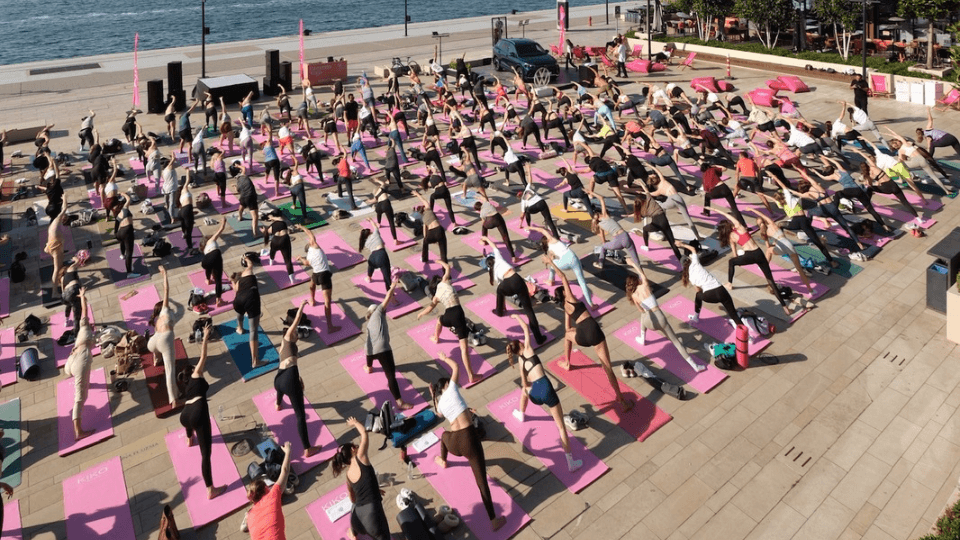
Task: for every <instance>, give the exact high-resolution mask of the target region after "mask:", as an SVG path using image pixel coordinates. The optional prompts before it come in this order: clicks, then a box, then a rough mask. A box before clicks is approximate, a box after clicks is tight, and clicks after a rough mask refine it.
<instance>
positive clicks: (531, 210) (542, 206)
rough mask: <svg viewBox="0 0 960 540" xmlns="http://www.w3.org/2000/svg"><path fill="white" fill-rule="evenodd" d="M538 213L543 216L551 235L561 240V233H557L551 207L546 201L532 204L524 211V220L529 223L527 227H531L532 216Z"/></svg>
mask: <svg viewBox="0 0 960 540" xmlns="http://www.w3.org/2000/svg"><path fill="white" fill-rule="evenodd" d="M536 213H539V214H540V215H541V216H543V223H544V225H546V226H547V228H548V229H550V234H552V235H553V237H554V238H556V239H558V240H559V239H560V232H559V231H557V225H556V224H555V223H554V222H553V216H551V215H550V207H549V206H547V201H546V199H542V200H540V201H537V202H535V203H534V204H531V205H530V206H528V207H527V209H526V210H524V211H523V218H524V219H525V220H526V221H527V225H530V214H536Z"/></svg>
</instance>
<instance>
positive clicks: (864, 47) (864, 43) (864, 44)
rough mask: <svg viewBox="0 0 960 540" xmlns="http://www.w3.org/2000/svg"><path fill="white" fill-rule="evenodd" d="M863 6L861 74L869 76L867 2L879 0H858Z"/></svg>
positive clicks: (874, 2) (872, 2) (871, 2)
mask: <svg viewBox="0 0 960 540" xmlns="http://www.w3.org/2000/svg"><path fill="white" fill-rule="evenodd" d="M857 1H858V2H859V3H860V4H861V6H862V8H863V28H862V30H863V33H862V34H860V49H861V52H862V54H863V64H862V67H861V76H862V77H863V78H864V79H866V78H867V4H871V5H872V4H877V3H879V2H878V0H857Z"/></svg>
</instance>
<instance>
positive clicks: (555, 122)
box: [543, 118, 571, 148]
mask: <svg viewBox="0 0 960 540" xmlns="http://www.w3.org/2000/svg"><path fill="white" fill-rule="evenodd" d="M551 129H559V130H560V135H562V136H563V142H564V144H566V145H567V148H570V146H571V145H570V135H569V134H568V133H567V128H565V127H563V120H561V119H559V118H554V119H552V120H547V123H546V124H544V125H543V137H544V138H545V139H549V138H550V130H551Z"/></svg>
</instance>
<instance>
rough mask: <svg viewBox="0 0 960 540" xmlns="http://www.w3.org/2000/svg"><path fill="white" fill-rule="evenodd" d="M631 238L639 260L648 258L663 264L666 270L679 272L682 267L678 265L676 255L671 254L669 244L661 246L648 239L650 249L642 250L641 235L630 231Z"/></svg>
mask: <svg viewBox="0 0 960 540" xmlns="http://www.w3.org/2000/svg"><path fill="white" fill-rule="evenodd" d="M630 236H631V238H633V245H635V246H637V254H639V255H640V259H641V261H642V260H643V259H649V260H650V261H652V262H654V263H656V264H658V265H660V266H663V267H664V268H666V269H668V270H672V271H674V272H676V273H680V272H681V270H682V268H681V267H680V261H678V260H677V257H676V256H675V255H674V254H673V250H672V249H670V246H669V245H667V246H661V245H660V244H658V243H656V242H654V241H653V240H651V241H650V249H649V250H647V251H644V250H643V235H641V234H634V233H630Z"/></svg>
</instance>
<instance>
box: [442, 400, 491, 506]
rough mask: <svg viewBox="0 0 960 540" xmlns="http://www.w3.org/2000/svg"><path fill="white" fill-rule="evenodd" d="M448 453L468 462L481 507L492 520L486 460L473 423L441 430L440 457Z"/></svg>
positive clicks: (445, 456)
mask: <svg viewBox="0 0 960 540" xmlns="http://www.w3.org/2000/svg"><path fill="white" fill-rule="evenodd" d="M451 420H452V419H451ZM448 453H450V454H453V455H455V456H459V457H463V458H467V461H469V462H470V468H471V469H473V478H474V479H475V480H476V481H477V487H478V488H479V489H480V499H481V500H482V501H483V507H484V508H485V509H486V510H487V517H488V518H490V521H493V519H494V518H495V517H497V516H496V514H495V513H494V511H493V498H492V497H491V496H490V485H489V484H488V483H487V460H486V458H484V456H483V444H482V442H481V440H480V434H478V433H477V430H476V429H475V428H474V427H473V424H471V425H469V426H467V427H465V428H463V429H460V430H457V431H444V432H443V436H442V437H440V459H442V460H444V461H446V460H447V454H448Z"/></svg>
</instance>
